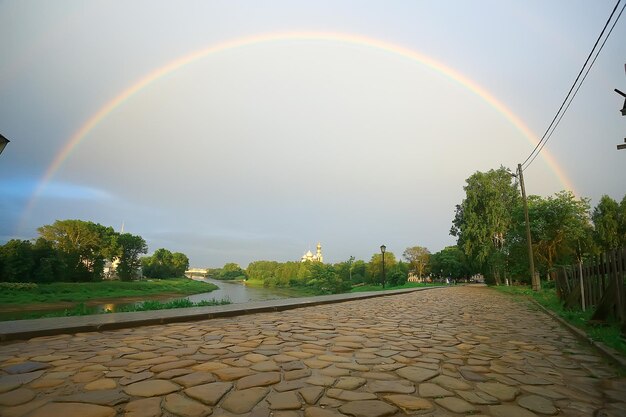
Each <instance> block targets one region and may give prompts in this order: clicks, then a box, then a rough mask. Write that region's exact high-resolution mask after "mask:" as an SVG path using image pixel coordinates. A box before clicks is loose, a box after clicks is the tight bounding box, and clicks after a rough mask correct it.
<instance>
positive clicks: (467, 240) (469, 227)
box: [450, 167, 520, 274]
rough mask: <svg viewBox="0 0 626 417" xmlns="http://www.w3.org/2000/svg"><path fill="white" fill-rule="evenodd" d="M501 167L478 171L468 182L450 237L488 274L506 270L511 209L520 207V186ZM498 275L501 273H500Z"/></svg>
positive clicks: (506, 170) (469, 258) (458, 206)
mask: <svg viewBox="0 0 626 417" xmlns="http://www.w3.org/2000/svg"><path fill="white" fill-rule="evenodd" d="M513 180H514V178H513V177H512V175H511V172H510V171H509V170H508V169H506V168H504V167H500V168H499V169H498V170H493V169H492V170H490V171H488V172H486V173H483V172H476V173H474V174H472V175H471V176H470V177H469V178H468V179H467V180H466V183H467V185H466V186H465V187H463V189H464V190H465V198H464V199H463V201H462V202H461V204H460V205H457V206H456V213H455V217H454V220H453V221H452V228H451V229H450V234H451V235H453V236H456V237H457V238H458V241H457V245H458V246H459V248H461V249H462V250H463V252H464V253H465V255H466V256H467V257H468V260H469V262H470V263H472V264H475V265H477V266H478V267H479V268H480V269H481V270H483V272H485V273H486V274H489V273H492V271H499V270H501V269H502V267H503V264H504V262H503V257H502V250H503V246H504V242H505V236H506V234H507V232H508V231H509V229H510V227H511V223H512V218H511V209H512V208H514V207H516V206H517V205H519V204H520V197H519V194H518V191H517V183H516V182H514V181H513ZM496 274H497V272H496Z"/></svg>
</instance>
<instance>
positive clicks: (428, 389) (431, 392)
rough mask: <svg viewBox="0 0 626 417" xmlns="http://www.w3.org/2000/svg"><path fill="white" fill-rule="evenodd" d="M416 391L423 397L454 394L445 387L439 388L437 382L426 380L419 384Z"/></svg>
mask: <svg viewBox="0 0 626 417" xmlns="http://www.w3.org/2000/svg"><path fill="white" fill-rule="evenodd" d="M418 392H419V395H420V397H424V398H438V397H449V396H453V395H454V393H452V392H450V391H448V390H447V389H445V388H441V387H440V386H439V385H437V384H432V383H428V382H426V383H423V384H419V388H418Z"/></svg>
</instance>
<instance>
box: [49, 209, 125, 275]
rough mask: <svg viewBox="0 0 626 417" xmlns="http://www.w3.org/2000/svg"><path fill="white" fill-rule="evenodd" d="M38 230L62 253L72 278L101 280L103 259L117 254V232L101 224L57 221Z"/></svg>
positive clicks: (68, 273) (80, 221)
mask: <svg viewBox="0 0 626 417" xmlns="http://www.w3.org/2000/svg"><path fill="white" fill-rule="evenodd" d="M37 230H38V232H39V234H40V236H41V238H43V239H45V240H47V241H49V242H50V243H51V244H52V246H53V247H54V248H55V249H57V250H59V251H60V252H61V253H62V254H63V258H64V261H65V266H66V268H67V274H66V276H67V278H68V279H69V280H70V281H95V280H99V279H101V278H102V270H103V268H104V259H105V258H109V259H111V258H112V257H113V254H114V253H115V243H114V237H115V231H114V230H113V228H111V227H105V226H102V225H101V224H97V223H93V222H86V221H82V220H57V221H55V222H54V223H53V224H52V225H45V226H42V227H40V228H39V229H37Z"/></svg>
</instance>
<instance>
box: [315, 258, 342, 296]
mask: <svg viewBox="0 0 626 417" xmlns="http://www.w3.org/2000/svg"><path fill="white" fill-rule="evenodd" d="M309 285H310V286H312V287H313V288H315V290H316V292H317V293H318V294H338V293H341V292H346V291H348V290H350V287H351V285H350V281H347V280H342V279H341V277H340V276H339V274H338V273H337V271H336V269H335V267H334V266H333V265H327V264H322V263H320V262H313V263H311V280H310V281H309Z"/></svg>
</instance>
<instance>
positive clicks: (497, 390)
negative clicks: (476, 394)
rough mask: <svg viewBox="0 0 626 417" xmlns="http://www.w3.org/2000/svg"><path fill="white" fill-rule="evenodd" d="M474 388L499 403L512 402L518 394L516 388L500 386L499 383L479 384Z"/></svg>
mask: <svg viewBox="0 0 626 417" xmlns="http://www.w3.org/2000/svg"><path fill="white" fill-rule="evenodd" d="M476 386H477V387H478V388H479V389H480V390H482V391H484V392H486V393H487V394H489V395H491V396H493V397H496V398H497V399H499V400H500V401H513V400H514V399H515V397H516V396H517V395H518V394H519V392H520V390H519V388H517V387H511V386H508V385H504V384H500V383H499V382H479V383H478V384H476Z"/></svg>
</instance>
